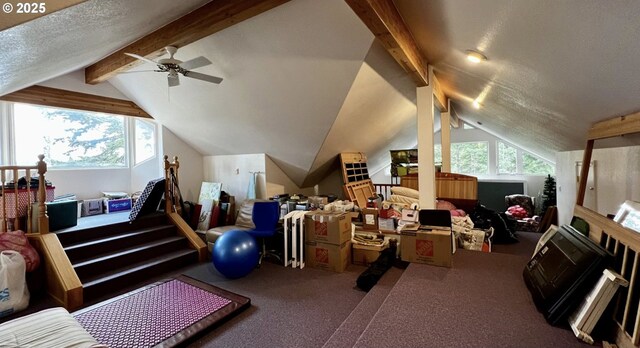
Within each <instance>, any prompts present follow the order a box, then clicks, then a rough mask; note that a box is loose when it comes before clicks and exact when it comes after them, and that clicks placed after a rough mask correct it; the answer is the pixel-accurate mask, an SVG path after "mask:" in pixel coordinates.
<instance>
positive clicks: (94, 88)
mask: <svg viewBox="0 0 640 348" xmlns="http://www.w3.org/2000/svg"><path fill="white" fill-rule="evenodd" d="M38 85H40V86H45V87H52V88H59V89H64V90H67V91H74V92H80V93H87V94H94V95H101V96H103V97H109V98H117V99H124V100H129V98H127V97H126V96H125V95H124V94H122V93H120V91H118V90H117V89H116V88H115V87H113V86H112V85H111V84H110V83H108V82H102V83H99V84H97V85H88V84H86V83H85V82H84V69H80V70H76V71H73V72H70V73H68V74H66V75H62V76H59V77H56V78H53V79H51V80H48V81H45V82H41V83H39V84H38Z"/></svg>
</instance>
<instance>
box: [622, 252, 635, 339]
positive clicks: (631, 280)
mask: <svg viewBox="0 0 640 348" xmlns="http://www.w3.org/2000/svg"><path fill="white" fill-rule="evenodd" d="M637 271H638V253H636V257H634V258H633V268H632V269H631V276H630V277H629V293H628V294H629V295H627V302H626V304H625V306H624V315H623V316H622V328H623V330H625V331H626V327H627V321H628V319H629V316H630V315H631V313H629V307H631V297H632V294H633V290H634V289H635V287H636V272H637Z"/></svg>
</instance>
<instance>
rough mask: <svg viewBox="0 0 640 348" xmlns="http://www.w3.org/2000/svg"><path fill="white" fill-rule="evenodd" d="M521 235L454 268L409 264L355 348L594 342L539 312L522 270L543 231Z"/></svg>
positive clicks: (463, 255)
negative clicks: (580, 338) (512, 242)
mask: <svg viewBox="0 0 640 348" xmlns="http://www.w3.org/2000/svg"><path fill="white" fill-rule="evenodd" d="M519 236H520V239H521V243H518V244H515V245H511V246H497V247H496V249H494V252H493V253H491V254H484V253H480V252H474V251H468V250H459V251H458V252H457V253H456V254H455V256H454V261H453V268H442V267H432V266H427V265H422V264H410V265H409V267H407V269H406V270H405V272H404V273H403V274H402V276H401V277H400V279H399V280H398V283H397V284H396V286H395V287H394V288H393V289H392V290H391V292H390V293H389V296H388V297H387V298H386V300H385V302H384V303H383V305H382V306H381V307H380V309H379V310H378V312H377V313H376V315H375V316H374V318H373V319H372V321H371V323H369V326H368V327H367V329H366V330H365V331H364V333H363V334H362V335H361V336H360V338H359V339H358V341H357V343H356V344H355V347H394V348H398V347H587V346H588V345H587V344H586V343H582V342H581V341H578V340H577V339H576V338H575V337H574V335H573V333H572V332H571V330H569V329H568V328H559V327H553V326H551V325H548V324H547V323H546V322H545V320H544V318H543V316H542V315H541V314H540V313H539V312H538V311H537V310H536V308H535V306H534V304H533V301H532V299H531V296H530V294H529V291H528V290H527V288H526V286H525V285H524V281H523V280H522V270H523V269H524V267H525V264H526V262H527V260H528V259H529V257H530V256H531V252H533V247H534V245H535V241H536V240H537V238H539V236H540V235H539V234H532V233H524V232H522V233H519Z"/></svg>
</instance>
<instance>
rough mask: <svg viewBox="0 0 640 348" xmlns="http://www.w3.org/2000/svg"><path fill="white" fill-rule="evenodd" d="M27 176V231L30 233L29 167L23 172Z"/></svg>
mask: <svg viewBox="0 0 640 348" xmlns="http://www.w3.org/2000/svg"><path fill="white" fill-rule="evenodd" d="M24 175H25V176H26V177H27V223H26V225H27V226H26V230H27V233H31V203H32V202H31V198H32V197H31V169H29V168H27V169H26V173H25V174H24Z"/></svg>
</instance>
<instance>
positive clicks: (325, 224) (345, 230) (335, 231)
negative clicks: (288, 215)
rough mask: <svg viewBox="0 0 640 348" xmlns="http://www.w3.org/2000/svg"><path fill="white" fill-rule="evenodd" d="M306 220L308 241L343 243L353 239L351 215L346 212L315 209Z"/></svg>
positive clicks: (305, 227)
mask: <svg viewBox="0 0 640 348" xmlns="http://www.w3.org/2000/svg"><path fill="white" fill-rule="evenodd" d="M304 220H305V221H304V223H305V226H304V234H305V240H306V241H307V242H313V241H316V242H322V243H329V244H336V245H342V244H343V243H344V242H346V241H349V240H351V217H349V215H347V214H345V213H336V212H324V211H314V212H311V213H307V215H306V216H305V219H304Z"/></svg>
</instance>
